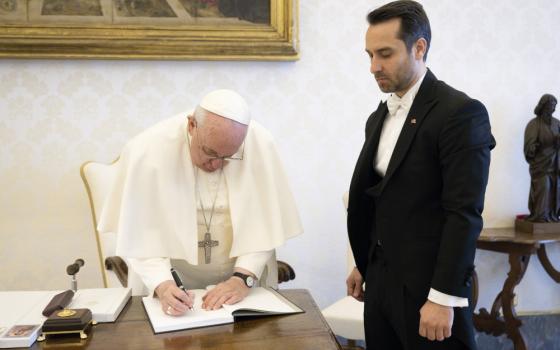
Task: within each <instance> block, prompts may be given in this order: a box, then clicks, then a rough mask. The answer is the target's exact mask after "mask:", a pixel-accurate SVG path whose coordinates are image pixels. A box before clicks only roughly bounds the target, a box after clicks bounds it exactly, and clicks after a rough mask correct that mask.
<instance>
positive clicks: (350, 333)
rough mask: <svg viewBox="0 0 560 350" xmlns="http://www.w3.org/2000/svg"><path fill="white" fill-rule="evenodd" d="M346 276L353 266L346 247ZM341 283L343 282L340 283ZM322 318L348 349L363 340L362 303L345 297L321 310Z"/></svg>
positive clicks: (354, 347) (352, 257)
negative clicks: (343, 339) (345, 342)
mask: <svg viewBox="0 0 560 350" xmlns="http://www.w3.org/2000/svg"><path fill="white" fill-rule="evenodd" d="M343 201H344V208H345V212H346V210H347V209H348V193H345V194H344V196H343ZM346 266H347V274H346V275H349V274H350V272H351V271H352V269H353V268H354V266H355V263H354V256H353V255H352V250H351V249H350V246H348V253H347V257H346ZM341 283H343V281H341ZM322 312H323V316H324V317H325V319H326V320H327V323H328V324H329V326H330V327H331V329H332V331H333V333H334V334H336V335H338V336H340V337H344V338H346V339H348V340H349V342H348V345H349V346H348V348H349V349H350V348H351V349H358V348H359V347H357V346H356V344H355V341H356V340H365V334H364V303H362V302H359V301H357V300H356V299H354V298H353V297H351V296H345V297H343V298H342V299H340V300H338V301H337V302H335V303H334V304H332V305H330V306H328V307H326V308H325V309H323V311H322Z"/></svg>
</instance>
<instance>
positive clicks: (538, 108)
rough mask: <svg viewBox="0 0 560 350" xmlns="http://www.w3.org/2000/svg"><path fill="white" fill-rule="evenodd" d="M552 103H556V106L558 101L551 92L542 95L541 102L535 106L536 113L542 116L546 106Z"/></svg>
mask: <svg viewBox="0 0 560 350" xmlns="http://www.w3.org/2000/svg"><path fill="white" fill-rule="evenodd" d="M550 103H554V105H555V106H556V104H557V103H558V101H557V100H556V97H554V96H552V95H551V94H544V95H542V97H541V99H540V100H539V103H538V104H537V106H536V107H535V115H536V116H540V115H541V113H542V110H543V108H544V106H546V105H547V104H550Z"/></svg>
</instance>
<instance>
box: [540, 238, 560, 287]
mask: <svg viewBox="0 0 560 350" xmlns="http://www.w3.org/2000/svg"><path fill="white" fill-rule="evenodd" d="M537 256H538V257H539V261H540V262H541V264H542V266H543V268H544V270H545V271H546V273H548V275H549V276H550V278H552V279H553V280H554V282H556V283H560V271H558V270H556V269H555V268H554V266H552V263H551V262H550V259H549V258H548V255H547V254H546V245H545V244H541V246H540V247H539V249H538V250H537Z"/></svg>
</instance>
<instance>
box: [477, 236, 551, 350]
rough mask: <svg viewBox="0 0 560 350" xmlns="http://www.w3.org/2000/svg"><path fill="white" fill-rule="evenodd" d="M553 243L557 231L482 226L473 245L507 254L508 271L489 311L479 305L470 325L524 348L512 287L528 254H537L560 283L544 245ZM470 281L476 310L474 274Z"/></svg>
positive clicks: (519, 275) (527, 258) (522, 274)
mask: <svg viewBox="0 0 560 350" xmlns="http://www.w3.org/2000/svg"><path fill="white" fill-rule="evenodd" d="M553 242H560V232H559V233H543V234H537V235H532V234H530V233H524V232H518V231H515V229H514V228H499V229H484V230H483V231H482V233H481V235H480V237H479V239H478V241H477V248H478V249H483V250H489V251H493V252H498V253H505V254H508V256H509V272H508V274H507V278H506V280H505V281H504V286H503V287H502V291H501V292H499V293H498V295H497V296H496V299H495V300H494V303H493V304H492V309H491V310H490V312H488V310H486V309H485V308H481V309H480V310H479V312H478V313H476V312H475V313H474V315H473V319H474V326H475V328H476V329H477V330H478V331H480V332H484V333H487V334H492V335H494V336H499V335H501V334H504V333H505V334H506V335H507V337H508V338H509V339H511V341H512V342H513V345H514V349H515V350H527V345H526V343H525V339H524V336H523V333H522V330H521V326H522V325H523V322H522V321H521V320H520V319H519V318H518V317H517V314H516V313H515V307H514V305H513V299H514V296H515V293H514V289H515V287H516V286H517V285H518V284H519V282H521V280H522V279H523V276H524V275H525V271H526V270H527V266H528V265H529V260H530V258H531V255H532V254H537V257H538V258H539V261H540V262H541V264H542V266H543V267H544V269H545V271H546V272H547V273H548V275H549V276H550V277H551V278H552V279H553V280H554V281H555V282H556V283H560V272H559V271H558V270H556V269H555V268H554V267H553V266H552V263H551V262H550V260H549V258H548V256H547V254H546V245H547V244H548V243H553ZM473 281H474V285H473V292H474V293H473V310H476V303H477V301H478V300H477V299H478V288H479V285H478V279H477V276H476V274H475V275H474V279H473ZM500 310H502V313H503V317H501V316H500Z"/></svg>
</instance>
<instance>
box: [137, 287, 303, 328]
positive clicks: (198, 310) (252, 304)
mask: <svg viewBox="0 0 560 350" xmlns="http://www.w3.org/2000/svg"><path fill="white" fill-rule="evenodd" d="M192 292H194V294H195V302H194V308H193V310H189V311H187V313H186V314H184V315H183V316H169V315H167V314H165V313H164V312H163V311H162V309H161V305H160V303H159V299H157V298H152V297H145V298H143V299H142V302H143V303H144V307H145V308H146V312H147V314H148V318H149V319H150V323H151V324H152V327H153V329H154V332H155V333H162V332H171V331H177V330H182V329H190V328H198V327H207V326H216V325H220V324H225V323H233V322H234V317H241V316H265V315H286V314H295V313H301V312H304V311H303V310H302V309H300V308H299V307H297V306H296V305H294V304H293V303H292V302H290V301H289V300H288V299H286V298H285V297H284V296H282V295H280V294H279V293H278V292H276V291H275V290H273V289H270V288H263V287H259V288H253V289H251V292H250V293H249V295H248V296H247V297H246V298H245V299H243V300H242V301H240V302H239V303H237V304H234V305H224V307H223V308H221V309H218V310H213V311H206V310H204V309H202V296H203V295H204V294H205V293H206V290H204V289H195V290H192Z"/></svg>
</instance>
